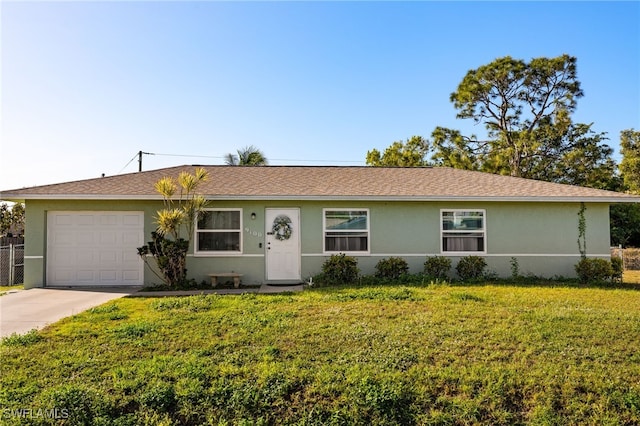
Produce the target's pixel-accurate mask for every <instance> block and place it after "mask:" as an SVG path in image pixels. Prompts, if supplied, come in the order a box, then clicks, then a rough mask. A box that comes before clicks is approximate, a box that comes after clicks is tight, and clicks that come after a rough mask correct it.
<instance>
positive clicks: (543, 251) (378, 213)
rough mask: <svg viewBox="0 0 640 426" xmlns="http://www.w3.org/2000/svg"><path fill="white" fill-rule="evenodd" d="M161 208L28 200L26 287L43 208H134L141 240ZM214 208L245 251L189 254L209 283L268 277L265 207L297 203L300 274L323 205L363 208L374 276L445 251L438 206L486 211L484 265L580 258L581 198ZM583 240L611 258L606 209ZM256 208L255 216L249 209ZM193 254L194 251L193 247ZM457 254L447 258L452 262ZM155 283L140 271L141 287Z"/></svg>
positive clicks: (316, 255) (562, 272) (32, 283)
mask: <svg viewBox="0 0 640 426" xmlns="http://www.w3.org/2000/svg"><path fill="white" fill-rule="evenodd" d="M161 207H162V204H161V203H160V202H155V201H115V202H114V201H45V200H27V202H26V223H27V226H26V234H25V288H31V287H42V286H43V285H45V284H46V276H45V275H46V273H45V271H46V244H47V243H46V235H47V230H46V220H47V211H60V210H68V211H82V210H96V211H97V210H114V211H116V210H134V211H143V212H144V214H145V237H146V238H149V236H150V234H151V232H152V231H153V230H154V229H155V224H154V222H153V221H154V217H155V215H156V211H157V210H158V209H159V208H161ZM211 207H213V208H241V209H242V218H243V226H242V227H243V229H242V234H243V237H242V238H243V252H242V254H240V255H225V256H194V255H193V254H190V255H189V257H188V259H187V268H188V274H189V276H190V277H191V278H194V279H196V280H197V281H201V280H208V277H207V274H208V273H210V272H214V271H217V272H222V271H224V272H229V271H235V272H239V273H242V274H244V277H243V283H245V284H258V283H262V282H264V280H265V269H266V265H265V233H266V228H265V220H264V219H265V209H266V208H275V207H282V208H299V209H300V217H301V224H300V226H301V261H302V267H301V268H302V271H301V272H302V278H303V279H304V280H307V279H308V278H309V277H310V276H313V275H315V274H317V273H318V272H320V270H321V265H322V263H323V262H324V260H325V259H326V258H327V257H328V256H329V255H328V254H325V253H323V216H322V215H323V209H324V208H344V209H351V208H353V209H364V208H366V209H368V210H369V220H370V234H369V239H370V240H369V241H370V254H366V255H362V256H357V257H358V265H359V268H360V269H361V271H362V273H365V274H372V273H373V272H374V271H375V265H376V263H377V262H378V261H379V260H380V259H383V258H386V257H389V256H399V257H403V258H404V259H406V260H407V262H408V263H409V265H410V268H411V272H412V273H416V272H421V271H422V268H423V264H424V261H425V257H426V256H434V255H442V253H441V251H440V250H441V249H440V238H441V237H440V226H441V225H440V210H441V209H473V210H477V209H484V210H485V211H486V217H485V220H486V246H487V252H486V254H481V256H484V257H485V258H486V260H487V263H488V265H489V269H490V270H491V271H493V272H495V273H497V274H498V275H500V276H509V275H510V274H511V269H510V261H511V259H512V258H513V257H515V258H516V259H517V260H518V263H519V267H520V272H521V273H522V274H527V273H531V274H535V275H538V276H545V277H553V276H565V277H570V276H575V271H574V269H573V267H574V265H575V264H576V263H577V262H578V260H579V258H580V255H579V252H578V244H577V240H578V211H579V209H580V203H503V202H473V203H470V202H364V201H358V202H342V201H323V202H320V201H297V202H286V201H273V202H257V201H224V202H221V201H216V202H213V203H212V206H211ZM586 207H587V210H586V212H585V215H586V220H587V230H586V240H587V252H588V255H589V256H595V257H604V258H607V257H609V206H608V205H607V204H587V205H586ZM252 213H255V214H256V217H255V219H251V214H252ZM191 253H193V251H191ZM459 257H460V256H452V260H453V265H454V267H455V264H456V263H457V260H458V259H459ZM159 281H160V280H159V279H158V278H157V277H156V276H155V275H154V274H153V273H152V272H151V271H150V270H149V269H148V268H145V284H146V285H151V284H154V283H158V282H159Z"/></svg>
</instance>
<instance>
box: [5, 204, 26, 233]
mask: <svg viewBox="0 0 640 426" xmlns="http://www.w3.org/2000/svg"><path fill="white" fill-rule="evenodd" d="M24 219H25V208H24V204H22V203H15V204H14V205H13V206H9V204H7V203H2V204H0V234H2V235H4V234H5V233H6V232H16V233H18V234H23V233H24Z"/></svg>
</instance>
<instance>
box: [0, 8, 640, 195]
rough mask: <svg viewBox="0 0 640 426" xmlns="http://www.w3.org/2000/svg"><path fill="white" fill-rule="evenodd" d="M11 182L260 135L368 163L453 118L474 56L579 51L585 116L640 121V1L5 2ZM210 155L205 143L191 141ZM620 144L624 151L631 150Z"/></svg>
mask: <svg viewBox="0 0 640 426" xmlns="http://www.w3.org/2000/svg"><path fill="white" fill-rule="evenodd" d="M0 13H1V43H2V44H1V49H2V51H1V58H2V63H1V72H2V74H1V83H2V86H1V95H0V96H1V102H2V110H1V112H2V116H1V121H2V122H1V124H2V129H1V142H0V143H1V145H0V149H1V152H0V156H1V158H2V160H1V163H0V189H12V188H18V187H23V186H33V185H42V184H48V183H57V182H63V181H69V180H78V179H85V178H92V177H98V176H100V175H101V174H102V173H105V174H107V175H113V174H118V173H127V172H135V171H136V170H137V162H136V161H133V162H131V163H130V164H129V165H128V166H127V167H125V165H127V163H128V162H129V160H131V159H132V158H133V157H134V155H135V154H136V153H137V152H138V151H139V150H143V151H145V152H151V153H157V154H178V155H184V157H175V156H167V155H155V156H145V157H144V160H143V167H144V169H155V168H160V167H166V166H171V165H178V164H223V163H224V159H223V157H224V156H225V154H227V153H229V152H235V151H236V150H237V149H239V148H242V147H244V146H248V145H254V146H256V147H258V148H260V149H261V150H262V151H263V152H264V153H265V155H266V156H267V158H268V159H269V160H270V163H271V164H274V165H279V164H303V165H314V164H321V165H329V164H336V165H364V161H365V158H366V153H367V151H369V150H370V149H372V148H378V149H379V150H383V149H384V148H386V147H387V146H389V145H390V144H391V143H392V142H393V141H396V140H404V139H407V138H409V137H410V136H412V135H423V136H426V137H428V136H429V135H430V134H431V132H432V131H433V129H434V128H435V127H436V126H445V127H451V128H457V129H460V130H462V131H463V132H465V133H467V134H468V133H476V134H478V135H482V134H483V128H482V127H481V126H474V125H473V123H471V122H469V120H459V119H456V118H455V115H456V111H455V109H454V108H453V106H452V104H451V103H450V101H449V95H450V93H451V92H453V91H454V90H455V89H456V87H457V85H458V84H459V83H460V81H461V80H462V78H463V77H464V75H465V73H466V72H467V71H468V70H470V69H474V68H477V67H479V66H481V65H484V64H487V63H489V62H491V61H493V60H494V59H496V58H499V57H503V56H507V55H510V56H512V57H514V58H519V59H525V60H530V59H531V58H533V57H542V56H544V57H555V56H558V55H561V54H563V53H568V54H570V55H572V56H576V57H577V58H578V79H579V80H580V82H581V83H582V88H583V90H584V93H585V96H584V97H583V98H581V99H580V100H579V102H578V110H577V111H576V113H575V114H574V121H576V122H584V123H591V122H593V123H594V125H593V129H594V130H596V131H598V132H607V133H608V136H609V138H610V140H609V141H608V143H609V144H610V145H611V146H612V147H614V148H616V150H617V147H618V139H619V133H620V131H621V130H624V129H628V128H635V129H640V30H639V28H640V3H638V2H453V1H450V2H206V1H196V2H186V1H182V2H180V1H179V2H164V1H159V2H147V1H140V2H126V1H112V2H90V1H72V2H52V1H41V2H19V1H11V0H10V1H6V0H5V1H4V2H2V3H0ZM189 155H198V156H202V157H188V156H189ZM616 158H617V157H616Z"/></svg>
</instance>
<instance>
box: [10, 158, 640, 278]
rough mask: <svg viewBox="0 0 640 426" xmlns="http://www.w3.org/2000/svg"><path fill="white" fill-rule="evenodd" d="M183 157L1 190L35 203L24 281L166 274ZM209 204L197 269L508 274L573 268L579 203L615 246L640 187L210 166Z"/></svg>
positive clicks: (439, 173) (566, 272)
mask: <svg viewBox="0 0 640 426" xmlns="http://www.w3.org/2000/svg"><path fill="white" fill-rule="evenodd" d="M195 167H196V166H180V167H172V168H166V169H160V170H153V171H147V172H139V173H133V174H126V175H119V176H112V177H104V178H96V179H89V180H83V181H77V182H69V183H61V184H56V185H45V186H39V187H33V188H24V189H17V190H11V191H3V192H2V193H0V199H4V200H10V201H24V202H25V203H26V221H27V225H28V226H27V227H26V236H25V237H26V253H25V265H26V271H25V287H26V288H30V287H42V286H74V285H81V286H85V285H128V284H130V285H142V284H152V283H157V282H158V281H159V280H158V278H157V277H156V276H155V275H154V274H153V273H152V272H151V271H149V270H146V268H145V267H144V264H143V262H142V261H141V259H139V258H138V255H137V250H136V248H137V247H139V246H141V245H143V244H144V243H145V242H146V241H148V240H149V239H150V234H151V232H152V231H153V230H155V224H154V216H155V214H156V211H157V210H158V209H159V208H161V207H162V202H161V197H160V195H159V194H157V193H155V191H154V183H155V182H156V181H157V180H158V179H160V178H162V177H165V176H174V177H177V175H178V174H179V173H180V172H181V171H188V172H193V170H194V168H195ZM205 169H206V170H207V171H208V172H209V174H210V177H209V180H208V182H206V183H204V184H202V186H200V188H199V192H200V193H201V194H203V195H205V196H206V198H208V199H209V200H210V201H211V205H210V208H209V209H208V210H207V212H206V213H205V214H204V216H203V217H202V219H201V220H199V221H198V223H197V226H196V231H195V235H194V238H193V241H194V245H195V247H193V248H192V249H191V252H190V255H189V258H188V265H187V267H188V271H189V272H188V274H189V276H190V277H191V278H195V279H196V280H198V281H200V280H208V276H207V274H209V273H211V272H236V273H241V274H243V275H244V276H243V283H244V284H254V283H264V282H268V283H288V282H301V281H303V280H307V279H308V278H309V277H310V276H312V275H314V274H317V273H318V272H320V270H321V265H322V263H323V262H324V260H325V259H326V258H327V257H328V256H330V255H331V254H334V253H347V254H349V255H353V256H356V257H357V258H358V262H359V267H360V269H361V271H362V272H363V273H373V272H374V268H375V265H376V263H377V262H378V261H379V260H380V259H383V258H386V257H389V256H400V257H403V258H404V259H406V260H407V262H409V265H410V267H411V272H420V271H422V269H423V263H424V261H425V258H426V257H427V256H434V255H440V256H450V257H452V258H453V264H454V265H455V264H456V262H457V259H458V258H460V257H462V256H466V255H470V254H473V255H479V256H483V257H485V258H486V259H487V263H488V265H489V269H490V270H492V271H495V272H496V273H497V274H498V275H502V276H508V275H510V261H511V259H512V258H517V259H518V263H519V267H520V271H521V272H522V273H524V274H526V273H532V274H535V275H539V276H547V277H552V276H556V275H560V276H574V275H575V271H574V265H575V264H576V263H577V262H578V260H579V258H580V254H579V251H578V243H577V240H578V212H579V211H580V206H581V203H584V204H585V206H586V213H585V217H586V223H587V228H586V247H587V255H588V256H593V257H604V258H608V257H609V205H610V204H612V203H626V202H640V197H634V196H631V195H628V194H622V193H616V192H609V191H601V190H596V189H589V188H582V187H576V186H569V185H560V184H554V183H548V182H540V181H533V180H528V179H521V178H514V177H509V176H498V175H492V174H486V173H479V172H471V171H464V170H457V169H451V168H445V167H436V168H429V167H425V168H379V167H298V166H261V167H233V166H205Z"/></svg>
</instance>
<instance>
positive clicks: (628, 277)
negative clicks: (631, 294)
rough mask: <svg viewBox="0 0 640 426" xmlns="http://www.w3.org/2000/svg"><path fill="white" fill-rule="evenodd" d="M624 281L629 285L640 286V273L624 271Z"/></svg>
mask: <svg viewBox="0 0 640 426" xmlns="http://www.w3.org/2000/svg"><path fill="white" fill-rule="evenodd" d="M622 281H623V282H625V283H628V284H640V271H628V270H627V271H624V273H623V275H622Z"/></svg>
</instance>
